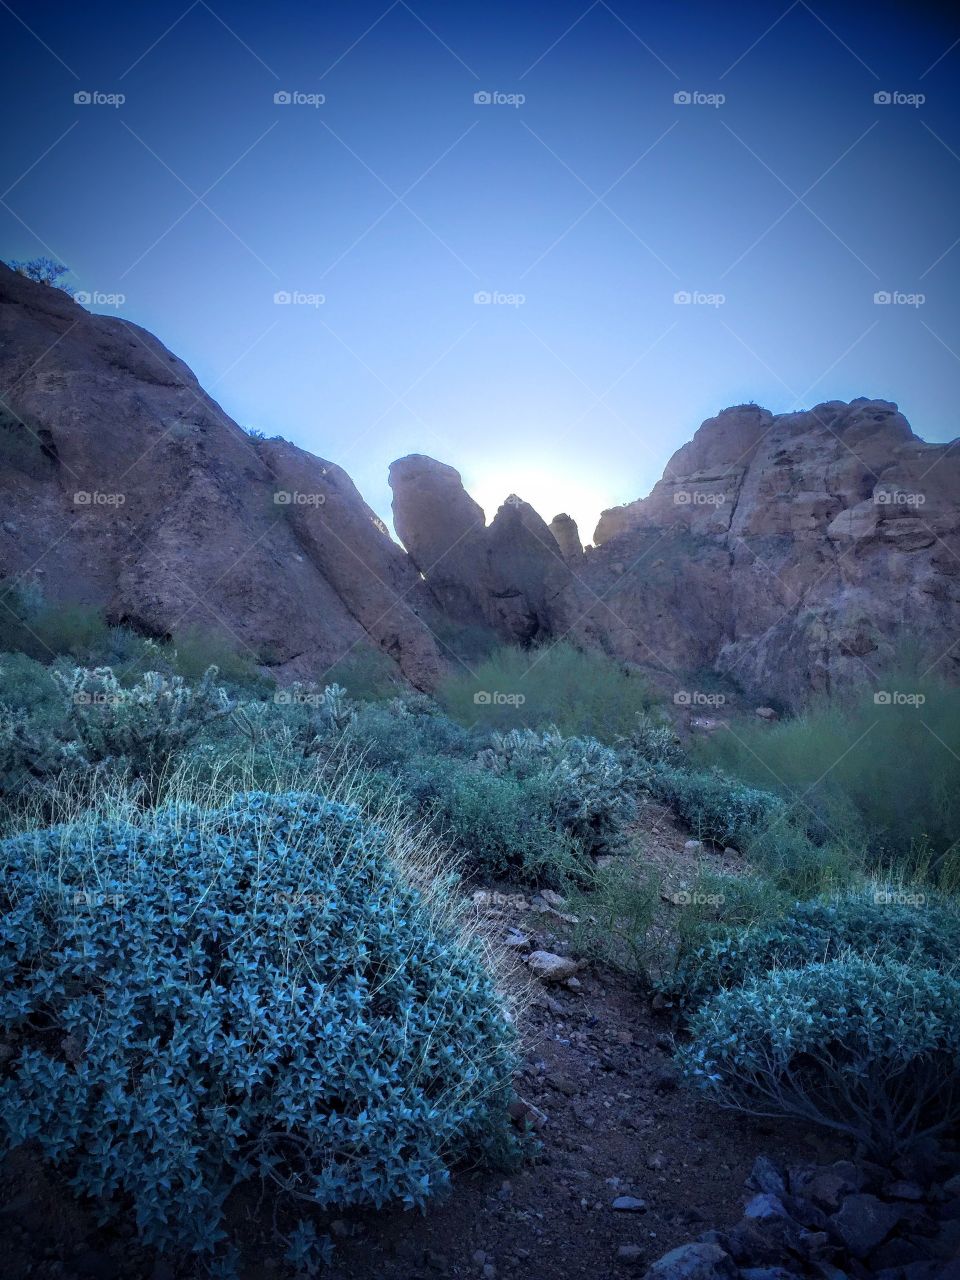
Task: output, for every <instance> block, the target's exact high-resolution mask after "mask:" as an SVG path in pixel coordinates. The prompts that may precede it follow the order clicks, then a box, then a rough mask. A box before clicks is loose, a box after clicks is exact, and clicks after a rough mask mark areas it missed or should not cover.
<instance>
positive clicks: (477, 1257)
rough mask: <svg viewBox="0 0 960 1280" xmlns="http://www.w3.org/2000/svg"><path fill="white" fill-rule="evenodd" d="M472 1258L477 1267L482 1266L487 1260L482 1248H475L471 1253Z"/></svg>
mask: <svg viewBox="0 0 960 1280" xmlns="http://www.w3.org/2000/svg"><path fill="white" fill-rule="evenodd" d="M473 1260H474V1262H475V1263H476V1264H477V1266H478V1267H482V1266H483V1264H484V1263H485V1262H486V1260H487V1255H486V1253H485V1252H484V1250H483V1249H475V1250H474V1253H473Z"/></svg>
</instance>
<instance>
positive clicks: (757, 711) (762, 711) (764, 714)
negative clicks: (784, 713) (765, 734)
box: [753, 707, 780, 720]
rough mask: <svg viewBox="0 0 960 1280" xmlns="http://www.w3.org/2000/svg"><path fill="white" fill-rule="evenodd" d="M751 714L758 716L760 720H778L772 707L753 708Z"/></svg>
mask: <svg viewBox="0 0 960 1280" xmlns="http://www.w3.org/2000/svg"><path fill="white" fill-rule="evenodd" d="M753 714H754V715H756V716H759V717H760V719H761V720H778V719H779V718H780V717H779V716H778V715H777V713H776V711H774V709H773V707H754V711H753Z"/></svg>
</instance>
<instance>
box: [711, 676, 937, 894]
mask: <svg viewBox="0 0 960 1280" xmlns="http://www.w3.org/2000/svg"><path fill="white" fill-rule="evenodd" d="M878 683H879V686H880V693H881V701H880V702H877V701H875V696H876V695H875V693H874V691H873V690H872V689H860V690H858V691H856V692H855V693H852V694H850V695H848V696H839V695H838V696H837V697H835V698H834V699H833V700H832V701H830V702H826V701H822V702H817V703H814V704H813V705H812V706H811V707H810V708H809V709H808V710H806V711H805V712H803V713H802V714H800V715H798V716H796V717H795V718H793V719H787V720H782V721H780V722H779V723H778V724H775V725H772V726H770V725H761V724H757V725H756V726H752V725H751V726H744V728H743V730H742V731H740V730H738V733H737V735H736V736H734V735H733V734H717V735H714V736H713V737H712V738H711V739H710V741H709V742H707V743H704V744H703V746H702V747H701V750H702V752H703V753H704V755H705V757H706V758H707V759H708V760H709V761H712V762H715V763H719V764H720V765H721V766H722V767H723V768H724V769H725V770H726V771H727V772H729V773H730V774H732V775H733V776H735V777H738V778H741V779H743V780H744V782H746V783H747V784H749V785H752V786H760V787H764V788H767V789H769V790H773V791H776V792H777V793H778V794H779V795H780V796H781V798H782V799H783V800H784V801H785V803H787V804H788V805H790V806H791V809H792V812H793V814H794V816H795V819H796V820H797V822H798V823H800V824H802V825H803V826H804V827H806V828H807V829H808V831H809V833H810V834H811V835H812V836H813V838H814V839H815V841H816V842H817V843H829V842H833V843H835V844H839V845H841V846H851V847H853V848H854V849H856V850H859V849H860V847H861V846H863V845H865V846H866V853H867V856H868V857H869V859H870V860H871V861H872V863H873V864H874V865H880V866H886V865H889V864H891V863H893V864H900V865H902V864H903V863H904V860H906V859H908V858H910V856H911V850H917V849H920V848H923V849H925V850H927V851H928V856H927V857H926V862H927V864H928V871H929V875H930V879H931V881H932V882H933V883H940V884H942V886H943V887H944V888H950V887H952V886H955V885H960V853H958V850H957V848H955V846H956V845H957V841H958V839H960V689H958V688H957V687H956V686H951V685H947V684H946V683H944V682H942V681H938V680H936V679H934V678H932V677H930V676H923V677H920V676H918V675H917V674H916V671H915V670H911V669H910V667H909V666H907V665H906V664H905V663H904V664H902V666H901V669H900V670H898V671H893V672H890V673H888V674H885V675H884V676H883V677H882V678H881V679H880V680H879V681H878ZM882 695H889V699H890V700H889V701H883V697H882ZM904 699H909V700H904ZM919 699H923V701H922V702H920V701H919ZM951 851H952V852H951Z"/></svg>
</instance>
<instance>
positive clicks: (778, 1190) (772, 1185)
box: [747, 1156, 787, 1197]
mask: <svg viewBox="0 0 960 1280" xmlns="http://www.w3.org/2000/svg"><path fill="white" fill-rule="evenodd" d="M747 1186H748V1187H750V1188H751V1189H752V1190H754V1191H764V1192H767V1193H768V1194H769V1195H771V1196H781V1197H782V1196H785V1195H786V1194H787V1184H786V1182H785V1180H784V1177H783V1174H782V1173H781V1172H780V1170H779V1169H778V1168H777V1166H776V1165H775V1164H774V1163H773V1161H772V1160H771V1159H769V1157H767V1156H757V1158H756V1160H754V1162H753V1168H752V1169H751V1170H750V1176H749V1178H748V1179H747Z"/></svg>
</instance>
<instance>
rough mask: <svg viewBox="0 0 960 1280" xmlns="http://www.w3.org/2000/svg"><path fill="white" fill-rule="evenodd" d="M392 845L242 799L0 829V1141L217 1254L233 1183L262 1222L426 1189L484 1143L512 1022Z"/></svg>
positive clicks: (183, 1246)
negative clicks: (271, 1202) (11, 832)
mask: <svg viewBox="0 0 960 1280" xmlns="http://www.w3.org/2000/svg"><path fill="white" fill-rule="evenodd" d="M398 841H399V837H398V836H397V834H396V833H395V832H394V833H390V832H388V831H386V830H384V829H381V828H378V827H376V826H373V825H371V824H370V823H369V822H368V821H366V820H365V819H364V818H363V817H362V816H361V815H360V813H359V812H358V811H357V809H356V808H354V807H352V806H350V805H346V804H343V803H339V802H334V801H330V800H326V799H324V798H323V797H322V796H319V795H316V794H310V793H291V792H286V793H279V794H268V793H264V792H254V793H246V794H240V795H237V796H235V797H234V799H233V800H232V802H230V803H229V804H227V805H225V806H223V807H220V808H216V809H203V808H199V807H197V806H195V805H192V804H186V803H184V804H181V805H180V806H178V807H175V808H174V807H170V808H165V809H160V810H154V811H152V812H148V813H145V814H142V815H141V816H140V818H139V819H138V820H137V821H136V822H132V821H130V820H124V821H120V820H117V819H111V820H97V821H89V822H86V823H83V822H77V823H75V824H73V825H69V826H60V827H53V828H48V829H41V830H35V831H32V832H29V833H27V834H25V835H21V836H18V837H16V838H11V839H8V840H6V841H3V842H0V909H2V912H3V924H2V927H0V1028H2V1033H3V1038H4V1041H5V1042H6V1043H7V1044H8V1045H9V1046H11V1047H12V1049H13V1053H12V1056H11V1057H10V1059H9V1060H8V1061H7V1062H6V1063H5V1065H4V1067H3V1076H2V1080H0V1134H2V1136H3V1139H4V1145H5V1146H6V1147H8V1148H9V1147H14V1146H17V1145H19V1144H21V1143H23V1142H26V1141H30V1140H33V1141H35V1142H36V1143H38V1144H39V1149H40V1151H41V1152H42V1154H43V1156H44V1157H45V1158H46V1159H47V1160H48V1161H50V1162H51V1163H53V1164H54V1165H57V1166H60V1167H61V1168H63V1169H64V1170H65V1171H66V1172H67V1173H68V1174H69V1177H70V1180H71V1184H72V1186H73V1187H74V1188H76V1189H77V1190H78V1191H79V1192H81V1193H84V1194H86V1195H89V1196H91V1197H94V1198H96V1199H97V1200H99V1201H100V1202H101V1203H102V1204H103V1205H105V1206H107V1208H108V1209H109V1208H111V1207H116V1206H120V1205H124V1204H125V1205H132V1207H133V1210H134V1212H135V1215H136V1220H137V1226H138V1231H139V1233H140V1235H141V1237H142V1238H143V1239H144V1240H145V1241H147V1242H148V1243H150V1244H152V1245H155V1246H158V1247H160V1248H162V1249H170V1250H192V1251H194V1252H195V1253H196V1254H198V1255H200V1256H201V1258H202V1259H203V1261H204V1264H205V1265H213V1264H214V1263H216V1265H218V1266H219V1265H221V1264H223V1265H227V1263H228V1262H229V1249H230V1242H229V1241H228V1240H227V1239H226V1238H225V1228H224V1207H225V1204H226V1201H227V1199H228V1197H229V1195H230V1192H231V1190H232V1189H233V1188H234V1187H235V1186H236V1185H237V1184H238V1183H243V1182H248V1181H252V1182H254V1183H263V1184H264V1186H265V1188H266V1189H267V1191H268V1192H269V1194H271V1195H272V1196H276V1197H277V1203H278V1204H279V1206H280V1213H281V1220H282V1214H283V1213H284V1212H287V1210H286V1209H285V1208H284V1206H285V1205H286V1204H287V1203H289V1202H295V1203H296V1204H299V1205H302V1204H303V1202H304V1201H305V1200H306V1201H307V1202H312V1203H314V1204H316V1205H318V1206H323V1207H327V1208H331V1207H337V1208H339V1207H345V1206H350V1205H368V1206H370V1205H372V1206H380V1205H386V1204H391V1203H394V1202H398V1203H401V1204H405V1205H408V1206H418V1205H422V1204H423V1203H424V1202H425V1201H426V1200H427V1199H428V1198H429V1197H430V1196H432V1195H434V1194H435V1193H436V1192H438V1191H440V1190H442V1189H443V1188H444V1187H445V1185H446V1184H447V1181H448V1178H449V1174H450V1169H451V1167H452V1165H453V1164H454V1163H455V1162H457V1161H459V1160H462V1159H464V1158H466V1157H468V1156H473V1155H475V1154H476V1153H478V1152H481V1151H483V1150H484V1149H487V1148H490V1147H491V1146H492V1145H494V1144H496V1143H497V1142H499V1141H500V1134H501V1119H502V1117H503V1116H504V1115H505V1111H506V1107H507V1103H508V1100H509V1082H510V1074H511V1069H512V1056H511V1055H512V1049H511V1041H512V1035H511V1024H510V1019H509V1016H508V1014H507V1012H506V1011H505V1006H504V1003H503V999H502V997H501V996H500V995H499V994H498V990H497V988H496V986H495V983H494V980H493V979H492V977H491V975H490V971H489V970H488V969H487V968H486V967H485V965H484V962H483V956H482V952H481V950H480V949H479V945H478V944H474V943H472V942H470V941H468V940H467V936H466V935H465V934H464V933H463V932H462V931H461V930H460V928H459V927H458V925H457V923H456V921H455V918H454V916H453V915H451V911H452V910H453V908H452V907H450V908H449V909H448V905H447V904H448V899H447V897H446V896H445V894H447V893H448V892H449V890H444V889H443V887H442V886H440V887H437V885H436V884H435V883H434V882H429V881H427V880H425V879H424V877H423V875H422V873H414V872H413V871H411V870H409V868H410V867H412V866H413V863H412V862H410V860H409V858H407V860H406V861H405V860H404V855H403V854H402V841H399V843H398ZM287 1238H288V1237H285V1239H287ZM289 1240H290V1242H291V1243H290V1248H291V1249H292V1250H293V1251H294V1252H295V1253H296V1252H298V1251H300V1252H302V1250H303V1249H306V1247H307V1245H308V1244H309V1243H310V1228H309V1227H302V1228H297V1231H296V1232H294V1235H293V1236H292V1237H289Z"/></svg>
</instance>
